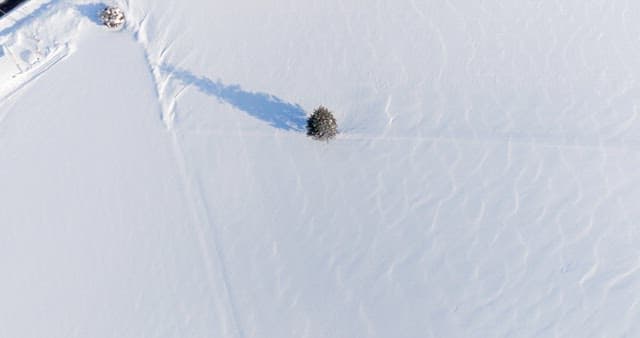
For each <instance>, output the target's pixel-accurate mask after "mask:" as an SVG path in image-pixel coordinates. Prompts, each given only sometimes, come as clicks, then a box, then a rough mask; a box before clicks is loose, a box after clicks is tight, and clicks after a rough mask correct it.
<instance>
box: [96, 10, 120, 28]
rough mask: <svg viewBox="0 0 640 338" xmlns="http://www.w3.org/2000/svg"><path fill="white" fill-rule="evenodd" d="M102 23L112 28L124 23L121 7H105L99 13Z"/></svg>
mask: <svg viewBox="0 0 640 338" xmlns="http://www.w3.org/2000/svg"><path fill="white" fill-rule="evenodd" d="M100 19H101V20H102V23H103V24H104V25H105V26H107V27H109V28H112V29H118V28H120V27H122V25H124V22H125V17H124V12H123V11H122V9H120V8H118V7H106V8H105V9H104V10H102V13H100Z"/></svg>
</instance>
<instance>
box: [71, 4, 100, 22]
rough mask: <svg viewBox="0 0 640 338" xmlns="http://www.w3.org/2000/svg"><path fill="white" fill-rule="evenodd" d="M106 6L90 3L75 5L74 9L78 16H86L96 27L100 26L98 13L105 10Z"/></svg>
mask: <svg viewBox="0 0 640 338" xmlns="http://www.w3.org/2000/svg"><path fill="white" fill-rule="evenodd" d="M106 7H107V6H106V5H105V4H100V3H92V4H83V5H76V9H77V10H78V12H80V14H82V15H84V16H86V17H87V18H88V19H89V20H91V22H93V23H95V24H96V25H102V21H101V20H100V12H101V11H102V10H103V9H105V8H106Z"/></svg>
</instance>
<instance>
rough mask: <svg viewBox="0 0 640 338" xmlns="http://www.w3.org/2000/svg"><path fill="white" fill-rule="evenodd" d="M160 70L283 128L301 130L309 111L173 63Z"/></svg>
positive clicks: (161, 67)
mask: <svg viewBox="0 0 640 338" xmlns="http://www.w3.org/2000/svg"><path fill="white" fill-rule="evenodd" d="M160 71H162V72H166V73H169V74H171V75H172V76H173V77H174V78H176V79H177V80H179V81H181V82H183V83H184V84H186V85H193V86H195V87H196V88H197V89H198V90H199V91H201V92H202V93H205V94H207V95H209V96H214V97H216V98H217V99H219V100H221V101H223V102H227V103H229V104H231V105H232V106H234V107H235V108H237V109H239V110H242V111H244V112H246V113H247V114H249V115H251V116H253V117H255V118H258V119H260V120H263V121H265V122H267V123H269V124H270V125H271V126H273V127H276V128H278V129H283V130H292V131H302V130H304V126H305V124H306V119H307V118H306V114H305V112H304V110H303V109H302V107H300V105H298V104H293V103H289V102H285V101H283V100H282V99H280V98H278V97H275V96H273V95H271V94H267V93H255V92H249V91H246V90H243V89H242V87H240V86H239V85H226V84H224V83H222V82H220V81H213V80H210V79H207V78H205V77H200V76H196V75H194V74H192V73H190V72H188V71H185V70H181V69H177V68H175V67H173V66H170V65H162V66H160Z"/></svg>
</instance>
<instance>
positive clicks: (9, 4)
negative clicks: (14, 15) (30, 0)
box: [0, 0, 27, 18]
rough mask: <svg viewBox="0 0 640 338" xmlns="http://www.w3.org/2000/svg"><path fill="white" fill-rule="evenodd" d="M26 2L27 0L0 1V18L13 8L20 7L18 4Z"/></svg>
mask: <svg viewBox="0 0 640 338" xmlns="http://www.w3.org/2000/svg"><path fill="white" fill-rule="evenodd" d="M24 2H27V0H5V1H2V0H0V18H1V17H3V16H5V15H6V14H8V13H9V12H11V11H12V10H13V9H14V8H16V7H18V6H20V4H22V3H24Z"/></svg>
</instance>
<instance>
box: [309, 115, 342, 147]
mask: <svg viewBox="0 0 640 338" xmlns="http://www.w3.org/2000/svg"><path fill="white" fill-rule="evenodd" d="M337 134H338V122H336V119H335V118H334V117H333V113H331V112H330V111H329V109H327V108H325V107H323V106H320V107H318V109H316V110H315V111H314V112H313V114H311V116H310V117H309V119H308V120H307V136H311V137H313V138H314V139H316V140H320V141H329V140H330V139H332V138H334V137H335V136H336V135H337Z"/></svg>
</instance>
